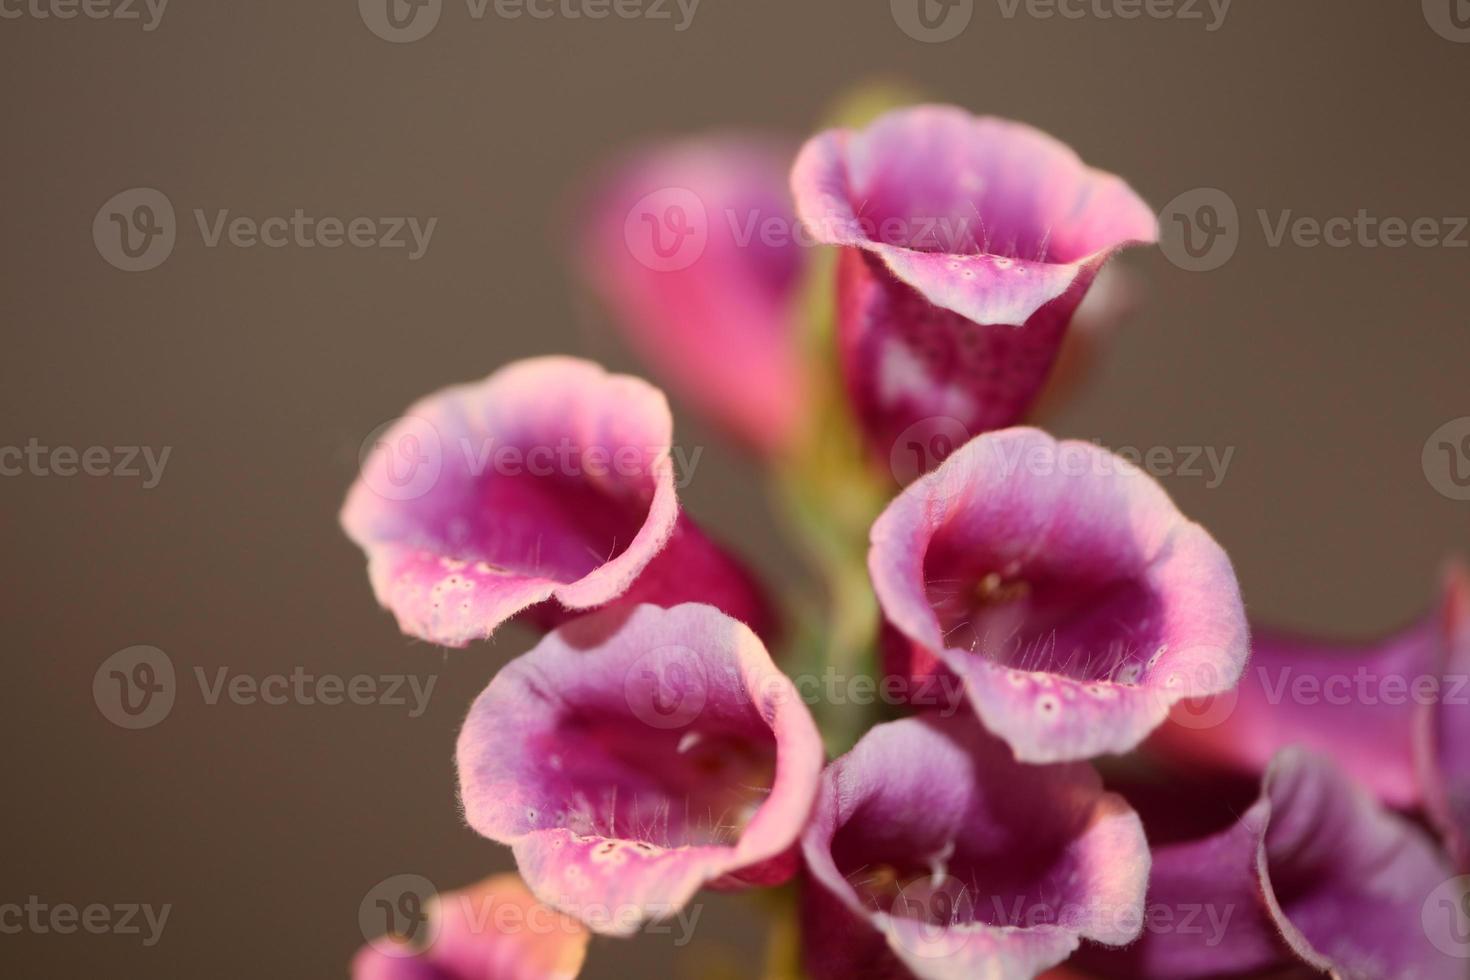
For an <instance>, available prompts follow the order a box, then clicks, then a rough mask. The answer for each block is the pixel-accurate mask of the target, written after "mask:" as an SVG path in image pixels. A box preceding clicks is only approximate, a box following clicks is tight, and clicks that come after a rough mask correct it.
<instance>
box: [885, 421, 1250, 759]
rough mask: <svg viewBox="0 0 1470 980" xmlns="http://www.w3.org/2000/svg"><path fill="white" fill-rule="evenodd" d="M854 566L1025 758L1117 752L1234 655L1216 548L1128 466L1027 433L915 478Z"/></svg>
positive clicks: (1232, 670) (1241, 655) (1199, 690)
mask: <svg viewBox="0 0 1470 980" xmlns="http://www.w3.org/2000/svg"><path fill="white" fill-rule="evenodd" d="M868 568H869V571H870V573H871V575H872V579H873V586H874V589H875V591H876V592H877V595H878V601H879V604H880V605H881V607H882V609H883V614H884V616H885V617H886V618H887V621H888V623H889V624H890V626H891V627H892V628H893V629H894V630H895V631H896V632H897V633H898V634H899V635H901V636H902V638H903V639H904V640H907V641H908V643H910V644H912V645H913V646H914V647H916V648H917V650H918V651H920V652H921V653H922V654H924V655H927V657H928V658H929V659H930V660H931V661H935V660H937V661H938V662H940V663H942V664H943V666H944V667H945V668H947V669H948V670H949V671H951V672H953V673H954V674H956V675H957V676H958V677H959V678H960V679H961V680H962V681H963V682H964V684H965V691H966V696H967V697H968V699H969V702H970V704H971V706H972V707H973V708H974V709H975V712H976V713H977V714H978V715H979V717H980V720H981V721H982V722H983V723H984V724H985V726H986V727H987V728H988V729H990V730H991V731H992V732H994V733H995V734H997V735H999V736H1000V737H1001V738H1003V739H1004V740H1005V741H1006V742H1008V743H1009V744H1010V746H1011V748H1012V749H1013V750H1014V751H1015V753H1016V757H1017V758H1018V759H1020V760H1022V761H1024V762H1036V763H1046V762H1061V761H1069V760H1074V759H1085V758H1090V757H1093V756H1096V755H1100V754H1103V753H1107V752H1126V751H1129V750H1130V749H1132V748H1134V747H1135V746H1136V745H1137V744H1138V743H1139V741H1141V740H1142V739H1143V738H1144V737H1145V736H1146V735H1148V733H1149V732H1150V731H1152V730H1153V729H1154V728H1155V727H1156V726H1158V725H1159V724H1160V723H1161V722H1162V721H1163V720H1164V718H1165V717H1166V715H1167V714H1168V710H1169V707H1170V706H1171V705H1172V704H1174V703H1175V702H1177V701H1179V700H1182V699H1184V698H1189V697H1202V696H1205V695H1208V694H1214V693H1218V692H1221V691H1226V690H1229V689H1230V688H1231V687H1232V686H1234V684H1235V682H1236V680H1237V679H1238V677H1239V676H1240V672H1241V670H1242V669H1243V667H1244V664H1245V659H1246V652H1247V633H1246V625H1245V613H1244V609H1243V607H1242V605H1241V600H1240V593H1239V588H1238V586H1237V584H1236V581H1235V574H1234V571H1233V570H1232V568H1231V566H1230V560H1229V558H1228V557H1226V555H1225V552H1224V551H1223V550H1222V549H1221V548H1220V546H1219V545H1218V544H1216V543H1215V541H1214V540H1213V539H1212V538H1211V537H1210V536H1209V534H1208V533H1207V532H1206V531H1205V530H1204V529H1203V528H1201V527H1200V526H1199V525H1197V524H1194V523H1192V522H1190V521H1189V520H1187V519H1186V518H1185V517H1184V516H1183V515H1182V514H1180V513H1179V511H1178V510H1177V509H1176V508H1175V506H1174V504H1173V502H1172V501H1170V500H1169V497H1168V495H1167V494H1166V493H1165V492H1164V490H1163V489H1162V488H1161V487H1160V486H1159V485H1158V483H1156V482H1155V481H1154V480H1152V479H1151V478H1150V477H1148V476H1147V475H1146V474H1144V473H1143V472H1142V471H1141V470H1139V469H1137V468H1136V467H1134V466H1132V465H1131V464H1129V463H1128V462H1126V461H1124V460H1122V459H1120V458H1119V457H1117V456H1114V455H1112V454H1110V453H1108V452H1106V451H1105V450H1102V449H1100V448H1098V447H1097V446H1094V445H1092V444H1090V443H1082V442H1057V441H1056V440H1054V439H1052V438H1051V437H1050V436H1048V435H1046V434H1045V433H1043V432H1040V431H1039V430H1036V429H1008V430H1005V431H1001V432H995V433H989V434H987V435H983V436H979V437H977V438H975V439H973V440H971V441H970V442H969V443H967V444H965V445H964V446H963V447H961V448H960V449H959V450H958V451H956V452H955V453H954V454H953V455H952V456H951V457H950V458H949V459H948V460H947V461H946V462H945V463H944V464H943V465H942V466H940V467H939V469H937V470H935V471H933V472H931V473H929V474H928V475H926V476H924V477H922V478H920V479H919V480H918V481H916V482H915V483H914V484H912V485H911V486H910V487H909V488H908V489H907V490H905V491H904V492H903V493H902V494H900V495H899V496H898V497H897V498H896V499H895V500H894V501H893V502H892V503H891V504H890V505H889V506H888V509H887V510H885V511H884V513H883V514H882V515H881V516H880V517H879V518H878V520H877V521H876V522H875V523H874V525H873V529H872V549H871V551H870V552H869V556H868ZM915 659H916V660H917V659H922V658H915ZM916 679H919V678H917V676H916ZM921 686H922V684H918V683H916V684H915V685H914V687H915V688H918V687H921Z"/></svg>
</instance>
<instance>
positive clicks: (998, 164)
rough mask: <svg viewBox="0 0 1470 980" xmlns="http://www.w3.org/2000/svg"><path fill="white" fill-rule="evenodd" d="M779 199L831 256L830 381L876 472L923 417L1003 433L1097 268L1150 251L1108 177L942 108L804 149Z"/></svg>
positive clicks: (1032, 390)
mask: <svg viewBox="0 0 1470 980" xmlns="http://www.w3.org/2000/svg"><path fill="white" fill-rule="evenodd" d="M792 187H793V190H794V193H795V196H796V209H797V214H798V215H799V216H800V218H801V220H802V222H803V223H804V224H805V225H806V226H807V228H808V229H810V231H811V233H812V234H813V235H814V236H815V237H816V238H817V239H818V240H819V241H822V242H825V243H827V244H831V245H839V246H843V254H842V257H841V260H840V265H839V273H838V333H839V340H840V356H841V361H842V367H843V372H844V375H845V377H846V380H847V386H848V391H849V395H850V397H851V400H852V403H853V406H854V408H855V410H856V413H857V415H858V418H859V421H860V422H861V424H862V426H863V429H864V430H865V432H866V433H867V436H868V439H869V442H870V444H871V447H872V449H873V450H874V452H875V453H876V454H877V455H878V456H879V457H880V458H884V459H886V458H887V457H888V456H889V454H890V452H891V451H892V449H893V447H894V446H895V444H896V443H897V442H898V441H899V437H900V436H901V435H902V434H903V433H904V432H905V431H906V430H909V429H910V428H911V427H912V426H914V425H916V424H918V423H920V422H923V421H925V420H928V419H934V418H947V419H954V420H957V421H958V423H959V424H960V425H962V426H963V427H964V428H965V429H966V430H967V431H968V432H969V433H971V434H975V433H980V432H984V431H988V430H991V429H998V428H1001V427H1004V426H1008V425H1012V424H1014V423H1015V422H1017V421H1019V420H1020V419H1021V417H1022V416H1023V414H1024V413H1025V411H1026V410H1027V408H1028V407H1029V406H1030V405H1031V403H1032V401H1033V399H1034V398H1035V396H1036V394H1037V392H1038V391H1039V390H1040V388H1041V386H1042V383H1043V382H1044V381H1045V379H1046V376H1047V372H1048V371H1049V370H1050V368H1051V366H1052V362H1053V361H1054V360H1055V358H1056V356H1057V351H1058V349H1059V348H1060V346H1061V343H1062V339H1063V336H1064V335H1065V333H1066V329H1067V325H1068V323H1069V321H1070V320H1071V319H1072V316H1073V314H1074V313H1075V312H1076V310H1077V308H1078V305H1079V304H1080V303H1081V302H1082V300H1083V298H1084V297H1085V296H1086V294H1087V291H1088V288H1089V287H1090V286H1091V285H1092V282H1093V279H1094V277H1095V276H1096V275H1097V273H1098V270H1099V269H1101V268H1102V266H1103V264H1104V263H1105V262H1106V261H1107V259H1108V258H1109V257H1110V256H1111V255H1112V254H1113V252H1115V251H1116V250H1118V249H1120V248H1122V247H1124V246H1127V245H1133V244H1146V243H1152V242H1154V241H1156V240H1157V239H1158V222H1157V219H1156V218H1155V217H1154V214H1153V212H1152V211H1151V210H1150V209H1149V208H1148V206H1147V205H1146V204H1145V203H1144V202H1143V201H1142V200H1140V199H1139V197H1138V196H1137V195H1136V194H1135V193H1134V192H1133V191H1132V190H1131V189H1130V188H1129V187H1128V185H1127V184H1125V183H1124V182H1123V181H1122V180H1121V179H1119V178H1118V177H1115V176H1113V175H1111V174H1106V173H1103V172H1101V171H1098V170H1094V169H1092V168H1089V167H1088V166H1086V165H1085V164H1083V162H1082V161H1081V160H1080V159H1079V158H1078V157H1077V155H1076V154H1075V153H1074V152H1073V151H1072V150H1071V149H1070V148H1068V147H1067V146H1066V145H1065V144H1063V143H1061V142H1059V141H1057V140H1056V139H1054V138H1052V137H1050V136H1048V135H1046V134H1045V133H1042V132H1040V131H1038V130H1036V129H1033V128H1031V127H1029V126H1025V125H1023V124H1021V123H1016V122H1010V121H1007V120H1003V119H994V118H989V117H977V116H973V115H970V114H969V113H967V112H964V111H963V110H960V109H956V108H953V107H949V106H916V107H911V108H906V109H901V110H897V111H894V112H890V113H888V114H886V115H883V116H881V117H879V118H878V119H877V120H875V121H874V122H873V123H872V124H870V125H869V126H867V127H866V128H865V129H862V130H860V131H851V130H832V131H828V132H825V133H822V134H820V135H818V136H816V137H814V138H813V139H812V140H810V141H809V142H808V143H807V144H806V146H805V147H803V149H802V151H801V153H800V155H799V156H798V158H797V161H796V165H795V167H794V169H793V171H792Z"/></svg>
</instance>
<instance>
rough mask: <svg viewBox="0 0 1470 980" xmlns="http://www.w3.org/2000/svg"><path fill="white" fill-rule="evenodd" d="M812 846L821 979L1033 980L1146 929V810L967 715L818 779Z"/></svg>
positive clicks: (900, 738) (878, 745)
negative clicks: (1142, 813) (1087, 943)
mask: <svg viewBox="0 0 1470 980" xmlns="http://www.w3.org/2000/svg"><path fill="white" fill-rule="evenodd" d="M802 854H803V857H804V858H805V861H806V869H807V874H806V880H805V881H804V883H803V884H804V890H803V897H802V907H803V914H802V927H803V934H804V936H803V939H804V944H805V959H806V965H807V969H808V970H809V972H810V973H811V975H812V976H813V977H815V978H816V980H836V978H843V980H846V978H850V977H894V978H897V977H918V978H924V980H951V978H952V980H962V978H963V980H968V978H970V977H1005V978H1008V980H1012V978H1014V980H1024V978H1027V977H1034V976H1036V975H1038V974H1039V973H1041V972H1042V971H1043V970H1046V969H1047V968H1048V967H1051V966H1054V965H1056V964H1057V963H1060V962H1062V961H1063V960H1065V959H1066V958H1067V956H1068V955H1069V954H1070V953H1071V952H1072V951H1073V950H1075V949H1076V948H1077V946H1078V944H1079V942H1080V941H1081V940H1083V939H1089V940H1092V941H1095V942H1099V943H1104V944H1107V945H1113V946H1117V945H1122V944H1125V943H1128V942H1131V941H1132V940H1134V939H1135V938H1137V936H1138V934H1139V930H1140V929H1141V928H1142V924H1143V897H1144V890H1145V885H1146V883H1147V881H1148V869H1149V851H1148V844H1147V842H1146V840H1145V839H1144V834H1143V826H1142V824H1141V823H1140V822H1139V819H1138V816H1137V814H1135V813H1134V812H1133V810H1132V809H1131V808H1130V807H1129V806H1128V805H1127V803H1126V802H1124V800H1123V798H1122V797H1120V796H1117V795H1115V794H1112V793H1107V792H1104V790H1103V785H1102V780H1101V779H1100V778H1099V777H1098V775H1097V773H1096V772H1095V771H1094V770H1093V768H1092V767H1091V766H1090V765H1088V764H1087V763H1070V764H1063V765H1054V766H1027V765H1023V764H1021V763H1018V762H1016V760H1015V759H1014V758H1013V757H1012V755H1011V753H1010V751H1009V750H1008V749H1007V748H1006V747H1005V745H1004V744H1003V743H1001V742H999V741H997V740H996V739H994V738H992V737H991V736H989V735H987V734H986V733H985V732H984V731H982V730H981V729H980V727H979V726H978V725H975V724H974V723H973V722H972V721H970V720H969V719H965V718H951V719H944V718H940V717H939V716H937V715H925V716H919V717H915V718H906V719H903V720H901V721H895V722H889V723H887V724H882V725H878V726H877V727H876V728H874V729H872V730H871V731H869V732H868V734H867V735H865V736H864V737H863V738H862V739H861V740H860V741H859V742H858V743H857V745H856V746H855V747H854V748H853V749H852V751H851V752H849V753H848V754H847V755H845V756H843V757H842V758H840V759H838V760H837V761H836V762H834V763H832V765H831V766H829V767H828V768H827V771H826V772H825V773H824V774H823V778H822V790H821V795H820V797H819V798H818V802H817V808H816V811H815V813H814V815H813V817H812V822H811V825H810V827H808V828H807V831H806V833H805V834H804V835H803V837H802Z"/></svg>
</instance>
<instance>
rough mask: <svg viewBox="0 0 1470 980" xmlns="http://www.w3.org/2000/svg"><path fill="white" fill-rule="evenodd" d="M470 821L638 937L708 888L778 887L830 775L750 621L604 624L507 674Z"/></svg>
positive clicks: (557, 896)
mask: <svg viewBox="0 0 1470 980" xmlns="http://www.w3.org/2000/svg"><path fill="white" fill-rule="evenodd" d="M458 765H459V781H460V795H461V797H462V799H463V802H464V808H465V815H466V817H467V819H468V820H469V823H470V826H472V827H474V828H475V830H477V831H479V832H480V833H481V834H483V835H485V836H486V837H489V838H491V839H492V840H496V841H499V842H500V843H503V844H508V845H510V846H511V847H512V848H513V849H514V851H515V855H516V861H517V863H518V864H519V866H520V870H521V874H522V876H523V877H524V878H525V879H526V882H527V884H528V885H529V886H530V887H531V890H532V891H533V892H535V894H536V896H537V897H538V898H539V899H541V900H542V901H543V902H546V903H547V904H548V905H551V906H553V907H554V908H558V909H560V910H562V911H564V912H566V913H567V914H569V915H573V916H576V917H577V918H579V919H581V920H582V921H584V922H586V923H587V925H588V926H589V927H590V928H591V929H593V930H594V931H596V932H601V933H607V934H612V935H627V934H628V933H630V932H632V931H634V930H635V929H636V928H637V927H638V926H639V924H640V923H642V922H643V921H645V920H647V919H651V918H659V917H663V916H668V915H672V914H674V913H675V912H677V911H678V910H679V909H681V908H683V907H684V905H685V904H687V903H688V902H689V900H690V898H691V897H692V896H693V895H694V893H695V892H696V891H697V890H698V889H699V888H701V887H702V886H705V885H716V886H719V887H739V886H742V885H747V884H777V883H780V882H781V881H783V880H785V879H786V878H789V877H790V876H791V874H792V873H794V870H795V863H796V854H795V843H796V840H797V837H798V835H799V834H800V832H801V828H802V827H803V825H804V824H805V823H806V820H807V817H808V815H809V813H810V811H811V806H812V801H813V799H814V798H815V794H816V789H817V783H818V779H819V778H820V773H821V767H822V746H821V741H820V739H819V737H818V734H817V729H816V725H815V724H814V723H813V721H812V718H811V715H810V714H809V713H808V711H807V709H806V705H804V704H803V703H802V702H801V700H800V699H799V697H798V696H797V692H796V689H795V687H794V686H793V685H792V683H791V681H790V680H789V679H787V678H786V676H785V675H783V674H782V673H780V671H778V670H777V669H776V668H775V666H774V665H773V664H772V663H771V658H770V656H769V655H768V654H767V653H766V650H765V647H763V646H762V645H761V642H760V640H759V639H758V638H757V637H756V636H755V634H754V633H752V632H751V631H750V630H749V629H748V628H747V627H745V626H744V625H743V624H741V623H739V622H737V621H736V620H733V619H731V618H730V617H728V616H726V615H724V614H723V613H721V612H719V611H718V610H716V609H714V608H711V607H709V606H702V605H693V604H691V605H683V606H679V607H676V608H674V609H660V608H657V607H654V606H639V607H637V608H635V609H632V610H627V609H618V610H610V611H606V612H601V613H596V614H593V615H592V616H588V617H584V618H582V619H580V620H576V621H574V622H572V623H569V624H567V625H566V626H563V627H561V628H559V629H558V630H556V631H555V632H553V633H551V634H549V635H548V636H547V637H545V638H544V639H543V640H542V641H541V643H540V644H539V645H537V646H536V648H535V649H533V650H532V651H531V652H530V653H527V654H526V655H525V656H523V657H520V658H518V659H516V660H514V661H512V662H511V663H510V664H508V665H507V666H506V667H505V668H504V669H502V670H501V671H500V673H499V674H497V675H496V677H495V679H494V680H493V681H491V683H490V686H489V687H487V688H486V689H485V691H484V693H483V694H481V695H480V697H479V698H478V699H477V700H476V701H475V704H474V707H473V708H471V709H470V714H469V717H468V719H467V720H466V721H465V725H464V729H463V731H462V732H461V733H460V737H459V750H458Z"/></svg>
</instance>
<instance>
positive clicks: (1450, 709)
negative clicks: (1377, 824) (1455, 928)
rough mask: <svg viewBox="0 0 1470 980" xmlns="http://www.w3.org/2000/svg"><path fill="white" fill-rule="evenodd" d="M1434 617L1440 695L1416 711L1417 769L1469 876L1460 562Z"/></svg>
mask: <svg viewBox="0 0 1470 980" xmlns="http://www.w3.org/2000/svg"><path fill="white" fill-rule="evenodd" d="M1439 614H1440V618H1439V624H1438V625H1439V629H1440V637H1441V640H1442V642H1441V644H1440V646H1439V652H1440V657H1439V659H1438V661H1437V663H1438V676H1439V677H1440V678H1441V682H1442V686H1441V694H1440V696H1439V697H1438V698H1436V699H1434V700H1432V701H1431V702H1430V703H1428V704H1426V705H1422V706H1420V712H1419V718H1418V725H1417V728H1416V735H1417V738H1416V741H1415V747H1416V750H1417V759H1418V766H1417V768H1418V770H1419V774H1420V776H1419V778H1420V783H1421V785H1422V787H1423V800H1424V805H1425V808H1426V809H1427V810H1428V811H1429V817H1430V819H1431V820H1432V821H1433V822H1434V824H1435V826H1436V827H1437V828H1438V829H1439V831H1440V834H1441V835H1442V836H1443V837H1444V840H1445V844H1446V845H1447V846H1448V848H1449V851H1450V855H1451V857H1452V858H1453V859H1454V862H1455V865H1456V867H1457V868H1458V869H1459V870H1460V871H1461V872H1464V873H1470V570H1467V569H1466V567H1465V566H1464V565H1463V564H1462V563H1460V562H1454V563H1452V564H1451V565H1450V567H1449V569H1448V570H1447V572H1446V574H1445V587H1444V599H1443V601H1442V602H1441V604H1440V610H1439Z"/></svg>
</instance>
